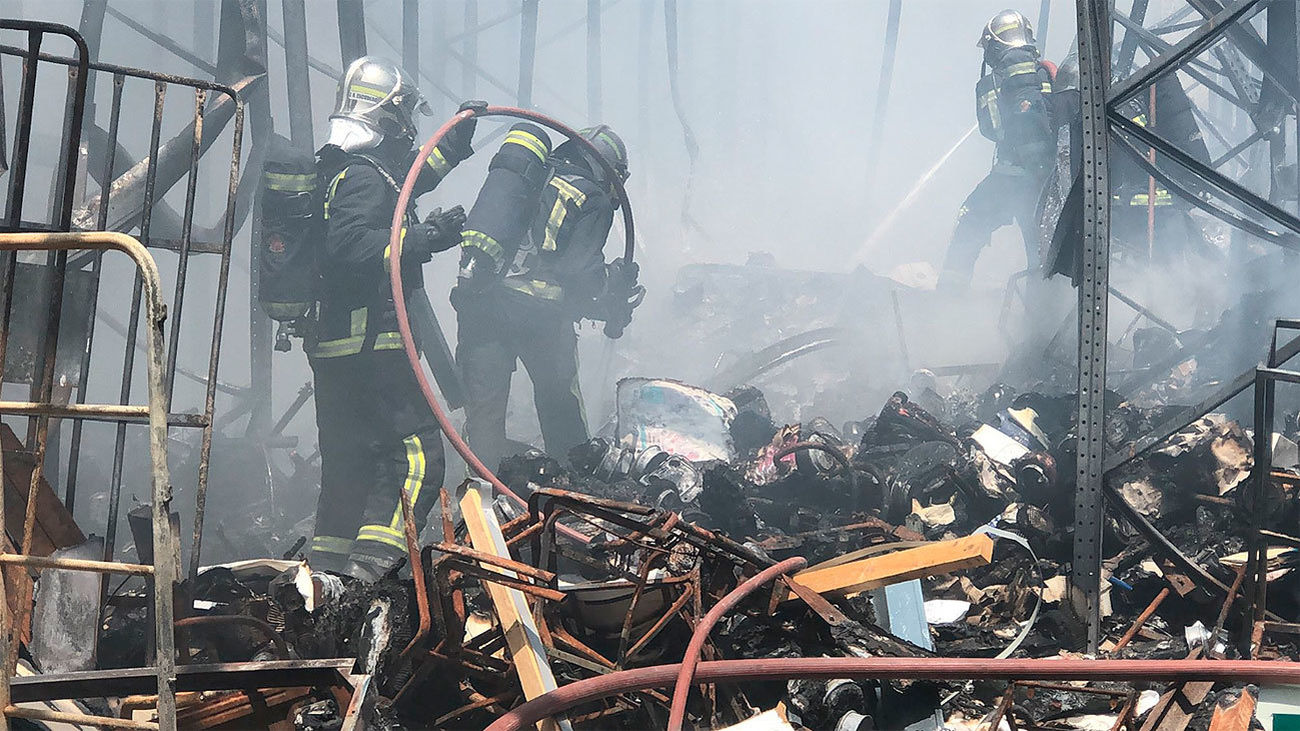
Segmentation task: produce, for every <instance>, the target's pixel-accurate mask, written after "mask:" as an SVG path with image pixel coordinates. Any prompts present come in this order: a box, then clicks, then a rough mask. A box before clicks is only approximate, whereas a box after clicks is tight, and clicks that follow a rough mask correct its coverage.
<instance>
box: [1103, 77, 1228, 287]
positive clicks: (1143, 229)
mask: <svg viewBox="0 0 1300 731" xmlns="http://www.w3.org/2000/svg"><path fill="white" fill-rule="evenodd" d="M1153 87H1154V92H1155V99H1154V102H1155V105H1154V107H1153V106H1152V101H1153V100H1152V87H1146V88H1143V89H1142V90H1141V91H1139V92H1137V93H1136V95H1134V96H1133V97H1131V98H1129V99H1125V100H1122V101H1120V103H1119V104H1118V105H1117V106H1118V109H1119V112H1120V113H1121V114H1123V115H1124V116H1126V117H1128V118H1129V119H1130V120H1132V121H1133V122H1134V123H1135V124H1137V125H1138V126H1140V127H1145V128H1147V129H1149V130H1150V131H1151V132H1153V133H1155V134H1156V135H1158V136H1160V137H1163V138H1164V139H1166V140H1168V141H1169V142H1171V143H1173V144H1174V145H1177V146H1178V148H1179V149H1181V150H1183V151H1184V152H1186V153H1187V154H1188V155H1191V156H1192V157H1194V158H1196V159H1197V160H1198V161H1200V162H1202V163H1205V164H1206V165H1208V164H1209V163H1210V151H1209V148H1207V147H1206V145H1205V139H1204V137H1203V136H1202V135H1201V128H1200V124H1199V123H1198V122H1197V121H1196V116H1195V113H1194V111H1193V105H1192V101H1191V99H1190V98H1189V97H1188V96H1187V90H1186V89H1184V88H1183V84H1182V82H1181V81H1180V80H1179V78H1178V75H1177V74H1166V75H1165V76H1163V77H1161V78H1159V79H1157V80H1156V82H1155V83H1154V85H1153ZM1116 147H1119V148H1121V149H1119V150H1117V151H1116V152H1115V153H1112V154H1111V160H1110V163H1109V164H1110V171H1109V172H1110V181H1111V182H1110V188H1111V190H1110V192H1111V206H1110V211H1111V213H1110V215H1111V230H1112V231H1113V232H1114V235H1115V238H1116V240H1117V241H1118V242H1119V244H1120V245H1121V246H1125V247H1127V248H1130V249H1133V250H1136V251H1137V252H1139V253H1140V254H1141V255H1142V256H1147V255H1149V256H1151V257H1152V258H1153V259H1154V260H1158V261H1161V262H1163V263H1170V262H1172V261H1175V260H1177V259H1180V258H1182V257H1183V256H1184V255H1186V254H1188V253H1201V254H1208V255H1210V256H1212V257H1214V258H1217V257H1218V253H1217V248H1216V247H1215V246H1214V245H1213V244H1211V243H1210V242H1209V240H1208V239H1207V238H1206V235H1205V231H1204V229H1203V228H1201V226H1200V224H1198V223H1197V222H1196V221H1195V219H1193V217H1192V216H1191V209H1192V205H1191V204H1190V203H1188V202H1187V201H1185V200H1182V199H1179V198H1175V197H1174V195H1173V194H1172V193H1171V192H1170V191H1169V189H1168V188H1166V187H1165V186H1164V184H1163V183H1161V182H1160V181H1159V180H1152V178H1151V176H1150V175H1149V174H1148V172H1147V170H1146V169H1145V168H1143V167H1142V166H1141V165H1140V164H1139V163H1138V161H1137V160H1135V159H1134V158H1133V154H1132V152H1131V151H1130V150H1128V149H1127V148H1124V147H1123V146H1122V145H1116ZM1153 184H1154V185H1153ZM1152 188H1154V191H1153V190H1152ZM1153 192H1154V194H1155V197H1154V198H1152V193H1153ZM1152 214H1154V215H1152ZM1148 219H1150V220H1148ZM1149 224H1150V230H1149V231H1148V225H1149ZM1148 248H1150V251H1148Z"/></svg>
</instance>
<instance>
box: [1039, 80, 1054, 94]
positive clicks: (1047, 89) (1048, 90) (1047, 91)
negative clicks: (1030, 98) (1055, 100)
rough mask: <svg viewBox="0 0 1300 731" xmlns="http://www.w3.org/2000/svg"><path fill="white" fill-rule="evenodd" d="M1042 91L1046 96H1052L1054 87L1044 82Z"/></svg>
mask: <svg viewBox="0 0 1300 731" xmlns="http://www.w3.org/2000/svg"><path fill="white" fill-rule="evenodd" d="M1041 91H1042V92H1043V93H1044V94H1051V93H1052V85H1051V84H1049V83H1047V82H1046V81H1044V82H1043V88H1042V89H1041Z"/></svg>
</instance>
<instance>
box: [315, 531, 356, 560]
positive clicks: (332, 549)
mask: <svg viewBox="0 0 1300 731" xmlns="http://www.w3.org/2000/svg"><path fill="white" fill-rule="evenodd" d="M311 550H312V551H316V552H318V553H338V554H342V555H344V556H346V555H348V554H349V553H352V539H351V538H339V537H338V536H316V537H315V538H312V539H311Z"/></svg>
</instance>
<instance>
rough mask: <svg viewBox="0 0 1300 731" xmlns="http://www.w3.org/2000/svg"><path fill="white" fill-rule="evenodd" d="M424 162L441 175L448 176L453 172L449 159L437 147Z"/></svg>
mask: <svg viewBox="0 0 1300 731" xmlns="http://www.w3.org/2000/svg"><path fill="white" fill-rule="evenodd" d="M424 161H425V162H426V163H428V165H429V167H431V168H433V171H434V172H435V173H437V174H439V175H446V174H447V171H449V170H451V163H449V162H447V158H446V157H445V156H444V155H443V154H442V150H439V149H438V148H436V147H435V148H433V152H430V153H429V156H428V157H427V158H425V160H424Z"/></svg>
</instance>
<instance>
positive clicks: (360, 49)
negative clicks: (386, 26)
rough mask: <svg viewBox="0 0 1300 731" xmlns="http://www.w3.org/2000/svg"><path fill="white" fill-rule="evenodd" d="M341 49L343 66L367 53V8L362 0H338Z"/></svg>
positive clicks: (345, 66)
mask: <svg viewBox="0 0 1300 731" xmlns="http://www.w3.org/2000/svg"><path fill="white" fill-rule="evenodd" d="M338 8H339V51H340V52H341V53H342V55H343V68H344V70H346V69H347V67H348V64H350V63H352V62H353V61H355V60H356V59H358V58H361V57H362V56H364V55H366V9H365V6H364V5H363V4H362V0H338Z"/></svg>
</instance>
